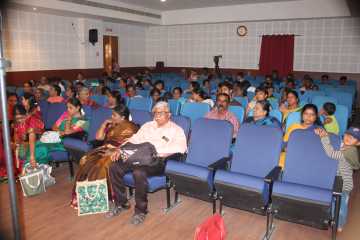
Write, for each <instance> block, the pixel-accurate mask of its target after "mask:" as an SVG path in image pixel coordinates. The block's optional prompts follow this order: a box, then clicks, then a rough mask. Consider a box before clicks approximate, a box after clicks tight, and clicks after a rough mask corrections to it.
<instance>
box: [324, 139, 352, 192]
mask: <svg viewBox="0 0 360 240" xmlns="http://www.w3.org/2000/svg"><path fill="white" fill-rule="evenodd" d="M321 143H322V145H323V148H324V151H325V152H326V154H327V155H328V156H329V157H330V158H333V159H335V160H338V161H339V163H338V169H337V175H338V176H341V177H342V179H343V189H342V190H343V192H351V190H352V189H353V185H354V184H353V177H352V175H353V170H352V168H351V165H350V164H349V163H348V161H346V159H345V157H344V154H343V152H342V151H341V150H340V151H336V150H334V148H333V146H332V145H331V143H330V139H329V137H323V138H321Z"/></svg>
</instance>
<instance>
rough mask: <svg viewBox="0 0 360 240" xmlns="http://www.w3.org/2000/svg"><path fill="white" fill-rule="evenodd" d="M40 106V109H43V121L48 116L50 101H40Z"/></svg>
mask: <svg viewBox="0 0 360 240" xmlns="http://www.w3.org/2000/svg"><path fill="white" fill-rule="evenodd" d="M39 107H40V111H41V118H42V119H43V121H45V119H46V117H47V111H48V108H49V103H48V101H46V100H41V101H40V102H39Z"/></svg>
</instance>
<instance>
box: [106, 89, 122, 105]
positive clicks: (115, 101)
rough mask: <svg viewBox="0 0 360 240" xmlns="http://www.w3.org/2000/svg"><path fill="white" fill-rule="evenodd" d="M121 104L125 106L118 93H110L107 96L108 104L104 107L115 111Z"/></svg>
mask: <svg viewBox="0 0 360 240" xmlns="http://www.w3.org/2000/svg"><path fill="white" fill-rule="evenodd" d="M121 104H125V101H124V99H123V98H122V97H121V93H120V92H119V91H111V92H110V93H109V94H108V102H107V105H106V107H108V108H111V109H115V107H116V106H119V105H121Z"/></svg>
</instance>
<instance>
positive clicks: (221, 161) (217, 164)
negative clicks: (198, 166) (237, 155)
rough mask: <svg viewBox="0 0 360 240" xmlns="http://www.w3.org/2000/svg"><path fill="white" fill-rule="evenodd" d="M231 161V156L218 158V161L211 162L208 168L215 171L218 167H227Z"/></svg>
mask: <svg viewBox="0 0 360 240" xmlns="http://www.w3.org/2000/svg"><path fill="white" fill-rule="evenodd" d="M229 161H230V157H224V158H221V159H219V160H217V161H216V162H214V163H212V164H210V165H209V166H208V169H209V170H211V171H215V170H217V169H225V168H226V165H227V163H228V162H229Z"/></svg>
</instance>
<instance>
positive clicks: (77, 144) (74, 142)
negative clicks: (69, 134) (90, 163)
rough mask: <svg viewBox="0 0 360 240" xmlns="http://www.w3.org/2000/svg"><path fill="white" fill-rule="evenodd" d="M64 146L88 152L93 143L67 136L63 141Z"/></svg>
mask: <svg viewBox="0 0 360 240" xmlns="http://www.w3.org/2000/svg"><path fill="white" fill-rule="evenodd" d="M63 144H64V147H65V148H69V149H74V150H77V151H82V152H88V151H90V150H91V145H89V144H88V143H87V142H84V141H81V140H79V139H75V138H65V139H64V141H63Z"/></svg>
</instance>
